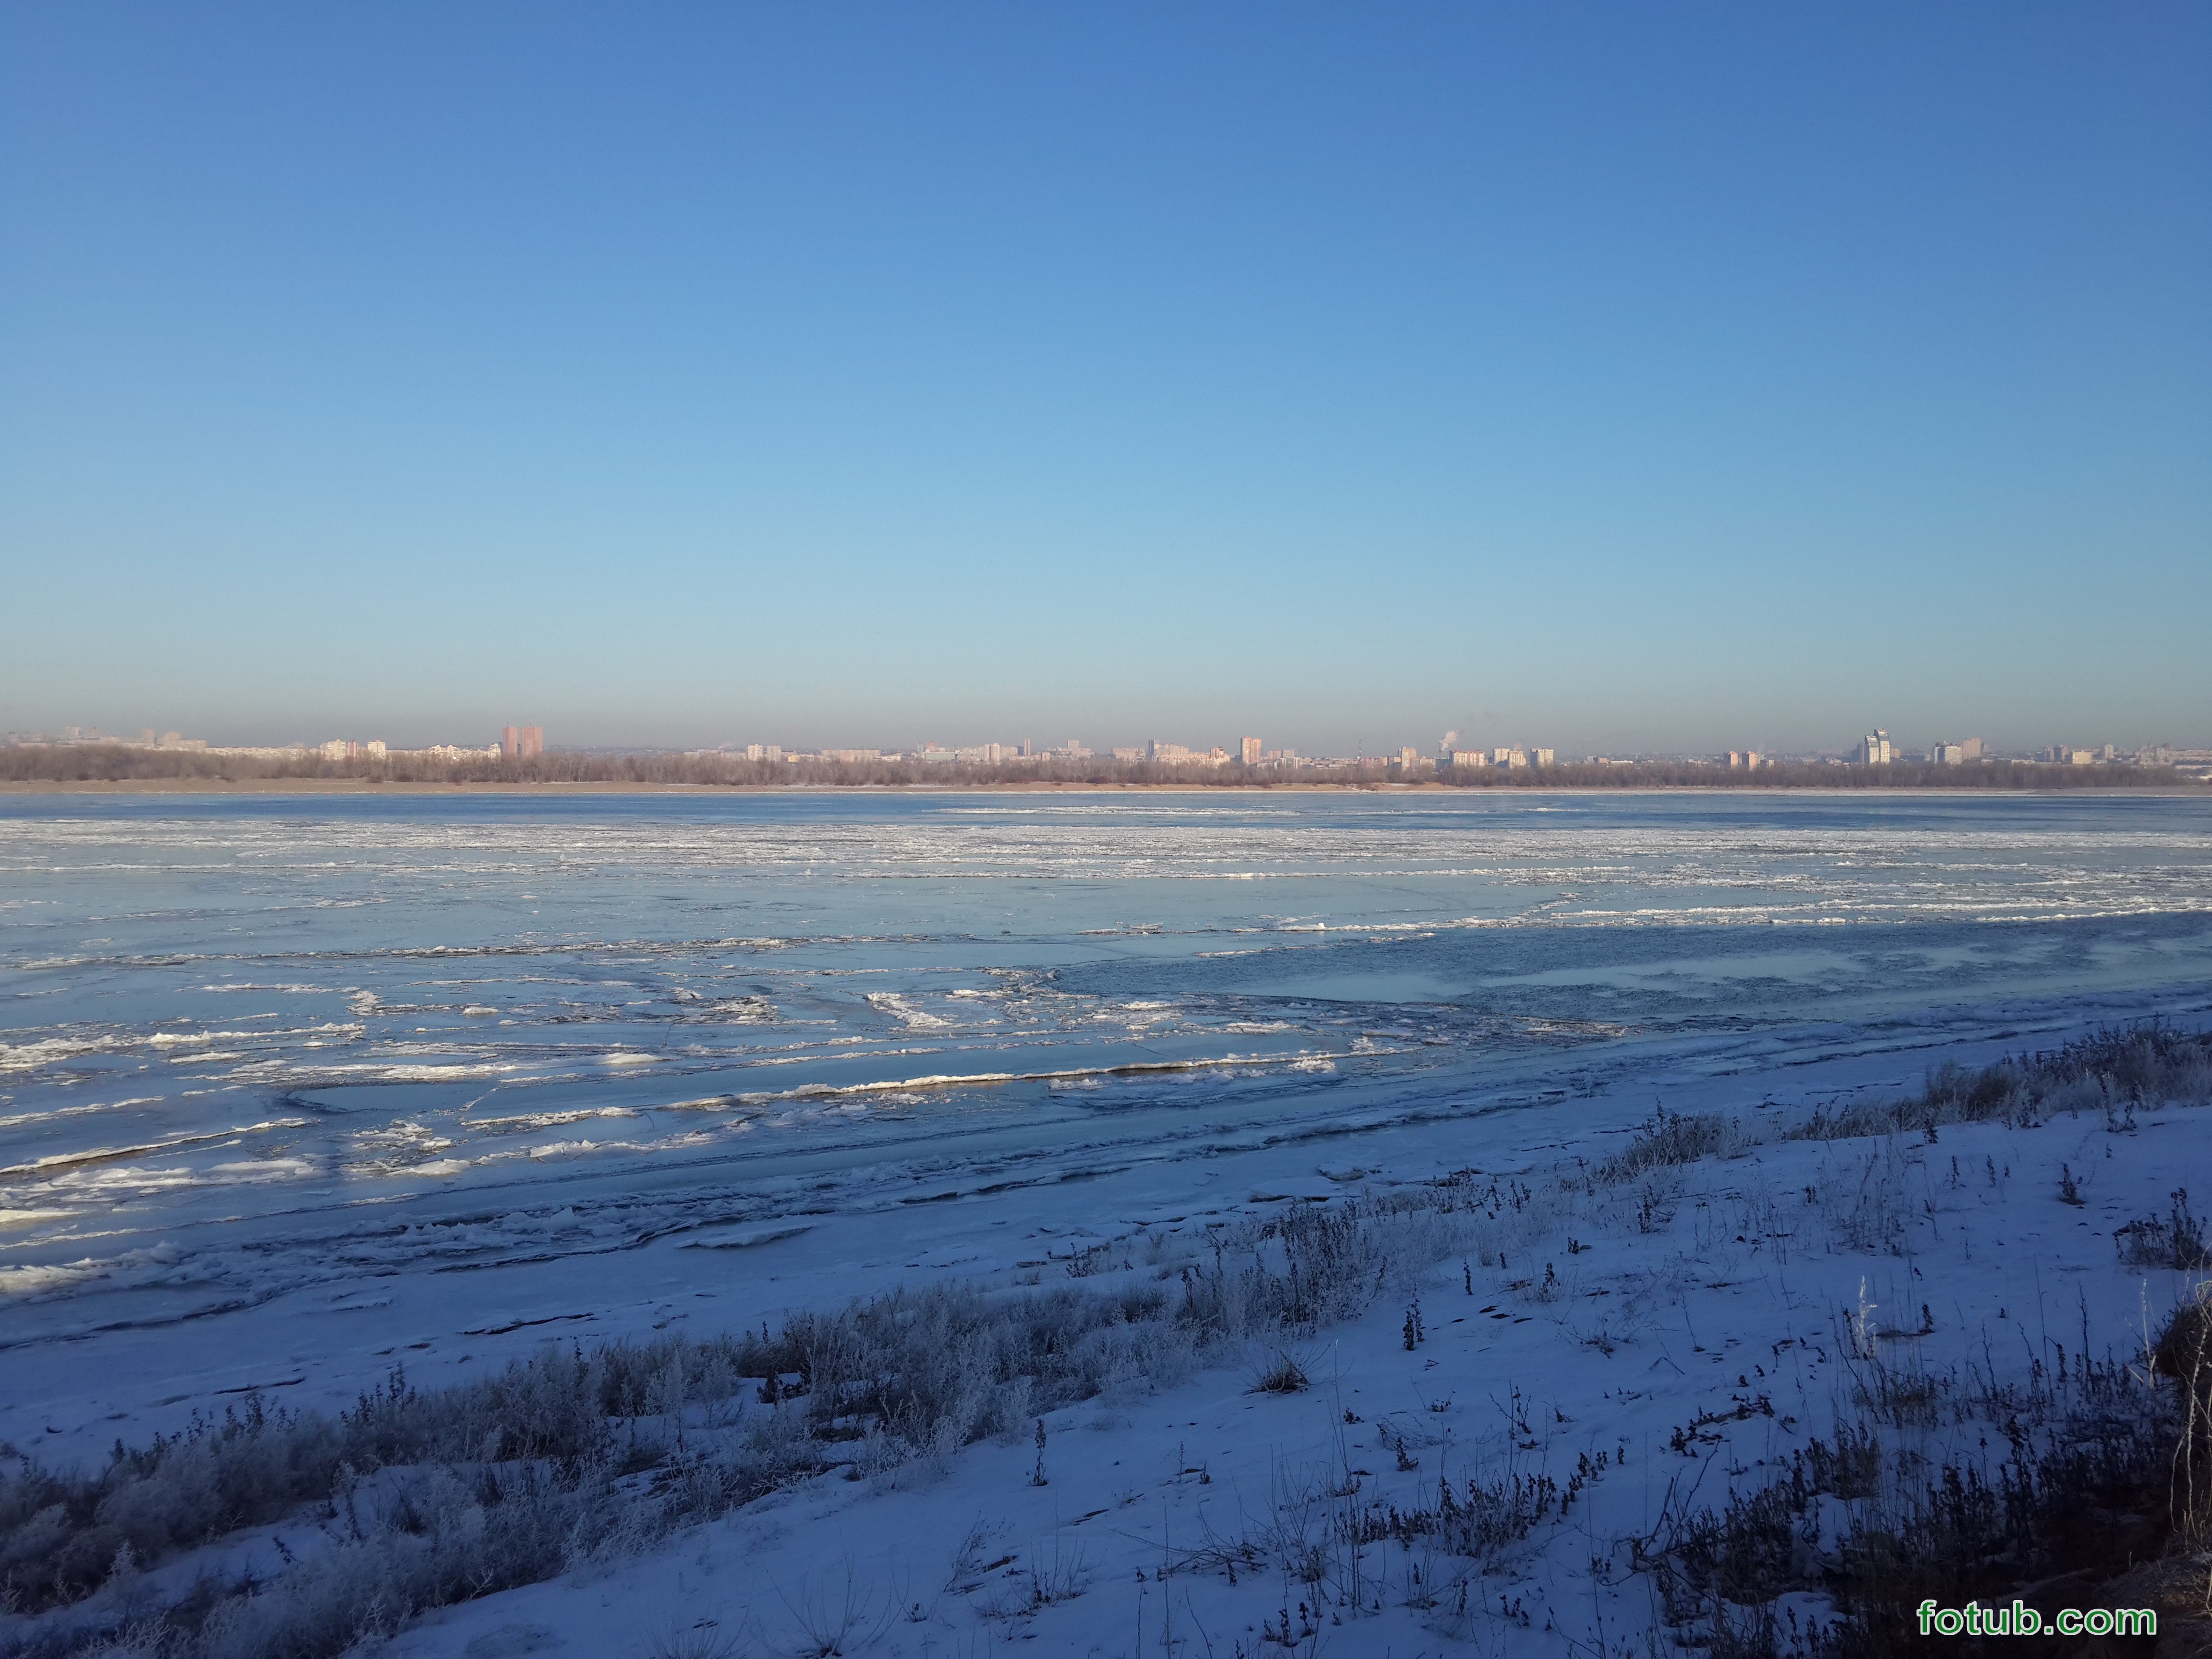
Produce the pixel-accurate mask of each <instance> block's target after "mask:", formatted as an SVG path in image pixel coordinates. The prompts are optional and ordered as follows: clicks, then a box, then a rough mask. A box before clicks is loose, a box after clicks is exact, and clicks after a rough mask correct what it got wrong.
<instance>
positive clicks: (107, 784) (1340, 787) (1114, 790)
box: [0, 778, 2212, 797]
mask: <svg viewBox="0 0 2212 1659" xmlns="http://www.w3.org/2000/svg"><path fill="white" fill-rule="evenodd" d="M2208 787H2212V783H2208V784H2204V785H2182V786H2179V787H2159V786H2156V785H2141V784H2105V785H2087V786H2084V785H2079V784H2077V785H2075V786H2073V787H2068V788H2063V789H2006V790H1990V789H1986V788H1972V787H1949V788H1947V787H1943V786H1942V785H1938V784H1919V785H1899V786H1892V787H1875V788H1870V787H1866V786H1863V785H1862V786H1857V787H1853V786H1850V785H1838V786H1836V787H1832V788H1830V787H1823V786H1821V785H1818V784H1756V783H1735V784H1687V783H1686V784H1627V785H1622V784H1588V783H1565V782H1560V783H1543V784H1491V785H1482V784H1474V785H1468V784H1448V783H1437V782H1422V783H1389V782H1383V781H1364V782H1357V783H1322V782H1284V783H1261V784H1254V783H1242V784H1206V783H1091V782H1086V781H1060V780H1052V781H1045V780H1037V781H1029V782H1020V783H789V784H729V783H648V782H627V781H625V782H604V783H556V782H545V783H538V782H531V783H520V782H471V783H423V782H373V781H369V780H367V779H363V778H236V779H226V778H123V779H117V780H112V781H111V780H106V779H98V778H92V779H85V778H71V779H47V778H37V779H27V780H22V781H0V796H7V795H538V796H549V795H844V794H878V795H973V794H994V795H1019V794H1063V795H1064V794H1144V793H1152V794H1163V793H1164V794H1183V795H1195V794H1206V795H1224V796H1232V797H1233V796H1240V795H1261V794H1301V795H1304V794H1370V795H1416V794H1425V795H1492V794H1501V795H1520V794H1551V793H1561V794H1578V795H1631V794H1635V795H1680V794H1702V795H1741V794H1746V793H1759V794H1772V795H1806V794H1816V795H1817V794H1834V795H1862V796H1863V795H1876V794H1880V795H1940V794H1960V795H1978V796H1986V795H2004V794H2012V795H2035V796H2038V797H2044V796H2054V795H2079V794H2082V793H2093V794H2097V795H2124V796H2129V797H2141V796H2147V795H2149V796H2181V797H2195V796H2201V795H2203V794H2205V793H2207V791H2208Z"/></svg>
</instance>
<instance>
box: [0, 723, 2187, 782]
mask: <svg viewBox="0 0 2212 1659" xmlns="http://www.w3.org/2000/svg"><path fill="white" fill-rule="evenodd" d="M1186 735H1188V732H1186ZM2081 736H2082V734H2081V732H2080V731H2078V730H2077V731H2075V732H2071V733H2068V734H2060V735H2059V736H2057V738H2055V739H2051V740H2045V741H2035V742H2028V743H2006V742H1999V741H1993V740H1991V739H1990V738H1984V737H1983V736H1980V735H1978V734H1974V735H1966V734H1962V733H1960V732H1956V731H1947V732H1946V733H1945V734H1944V735H1942V736H1938V737H1931V738H1924V739H1920V740H1918V741H1917V743H1908V742H1906V741H1905V739H1904V738H1902V737H1893V734H1892V733H1891V732H1889V730H1888V729H1887V727H1883V726H1876V727H1875V728H1873V729H1872V730H1871V731H1869V732H1865V733H1863V735H1861V736H1860V737H1858V738H1855V739H1854V740H1853V741H1852V742H1850V743H1849V744H1814V745H1809V746H1806V747H1802V748H1797V749H1790V748H1787V747H1783V746H1778V745H1771V744H1770V745H1767V746H1765V747H1763V748H1762V747H1759V746H1754V745H1741V746H1705V747H1695V746H1692V747H1686V748H1674V749H1654V748H1642V749H1631V748H1623V747H1619V746H1616V747H1615V748H1613V749H1612V750H1580V749H1577V748H1575V747H1573V746H1568V747H1565V748H1563V747H1561V746H1560V745H1559V744H1555V743H1554V744H1536V743H1532V742H1529V741H1528V740H1527V739H1526V738H1510V739H1507V740H1504V741H1501V742H1498V743H1494V744H1487V745H1483V744H1476V745H1475V746H1473V747H1470V746H1469V740H1468V738H1465V737H1463V736H1462V733H1460V732H1457V731H1452V732H1446V733H1444V735H1443V737H1442V738H1438V739H1437V741H1436V742H1435V743H1434V744H1432V745H1423V744H1402V743H1401V744H1387V743H1386V744H1353V745H1352V746H1350V747H1348V748H1333V747H1329V746H1327V745H1320V746H1316V745H1313V744H1308V745H1306V746H1304V747H1301V746H1299V745H1298V744H1295V743H1292V742H1289V741H1283V742H1279V743H1278V742H1274V741H1273V740H1271V739H1269V738H1265V737H1255V736H1252V735H1249V734H1245V735H1242V736H1239V737H1237V738H1231V739H1225V740H1217V741H1215V742H1213V743H1211V744H1206V743H1203V742H1198V741H1194V742H1192V743H1188V744H1186V743H1182V742H1179V741H1177V740H1176V739H1174V738H1159V737H1154V738H1146V739H1145V740H1144V741H1142V742H1139V743H1134V744H1115V743H1111V742H1107V743H1102V744H1087V743H1085V740H1084V739H1083V738H1079V737H1068V738H1062V739H1057V740H1053V739H1044V740H1040V739H1038V738H1033V737H1024V738H1012V739H1007V738H1004V737H1003V736H1002V737H1001V738H977V739H972V740H969V739H963V740H961V741H957V742H951V743H947V742H945V741H942V740H940V739H939V738H921V739H920V740H915V739H914V738H906V739H904V740H902V741H897V742H878V743H877V744H872V745H868V746H865V747H863V746H859V745H854V744H818V743H817V744H801V743H796V742H788V743H768V742H763V741H758V740H745V741H737V740H732V739H727V738H726V739H724V740H723V741H721V742H720V743H715V744H676V743H665V742H635V743H632V744H586V743H582V742H569V743H563V742H562V741H560V740H559V737H558V734H557V733H556V741H555V742H554V744H552V750H553V751H555V752H559V751H561V750H577V751H605V750H635V751H641V752H678V753H695V754H713V753H725V754H730V755H733V756H743V757H745V758H747V759H750V760H754V761H761V760H769V761H776V760H783V759H787V758H790V759H799V758H814V759H823V760H830V761H841V762H847V763H859V762H869V761H876V760H896V759H899V758H901V757H905V758H910V759H921V760H929V759H933V758H934V759H943V760H946V761H953V760H958V761H965V762H969V763H977V764H982V765H993V766H995V765H999V764H1000V763H1006V762H1012V761H1014V760H1017V759H1030V758H1035V757H1056V758H1063V759H1086V758H1090V757H1093V756H1100V757H1110V758H1113V759H1115V760H1121V761H1139V760H1148V761H1158V762H1165V763H1170V764H1181V763H1194V764H1207V763H1211V764H1215V765H1237V766H1248V767H1249V766H1256V765H1262V764H1264V765H1269V766H1278V765H1279V766H1286V767H1287V766H1293V765H1297V764H1299V763H1311V762H1315V761H1328V760H1344V759H1350V758H1354V757H1365V758H1368V759H1371V760H1376V761H1388V762H1389V763H1394V764H1398V765H1401V766H1403V767H1404V768H1406V769H1408V770H1413V769H1420V768H1428V769H1434V768H1437V767H1439V766H1441V767H1447V768H1449V767H1469V766H1472V767H1484V766H1501V767H1522V766H1532V765H1533V766H1534V767H1538V768H1542V767H1548V766H1552V765H1554V764H1567V763H1574V762H1577V761H1581V760H1583V759H1597V758H1601V757H1604V756H1607V755H1609V756H1610V757H1614V758H1624V759H1625V758H1631V757H1652V758H1689V759H1696V758H1705V759H1710V760H1712V761H1714V762H1716V763H1720V764H1723V765H1725V766H1728V767H1729V768H1731V769H1758V768H1759V767H1761V766H1764V765H1768V764H1771V763H1776V762H1778V761H1785V760H1790V759H1793V758H1830V759H1837V760H1842V761H1845V762H1848V763H1852V764H1857V765H1868V766H1873V765H1887V764H1889V763H1892V762H1893V761H1902V760H1912V761H1920V760H1925V761H1929V762H1932V763H1937V764H1944V765H1963V764H1971V763H1975V762H1978V761H1981V760H1984V759H1985V758H1988V759H2004V758H2012V759H2032V760H2039V761H2046V762H2055V763H2067V764H2075V765H2086V764H2090V763H2093V762H2096V761H2100V760H2101V761H2113V760H2120V759H2136V758H2148V757H2159V758H2160V759H2164V758H2170V752H2169V751H2175V750H2179V751H2182V752H2183V753H2185V754H2186V755H2189V756H2191V757H2198V758H2201V757H2205V756H2207V755H2212V745H2207V744H2195V743H2191V742H2189V741H2187V740H2185V739H2183V740H2176V739H2173V738H2166V739H2154V740H2152V741H2149V742H2133V743H2124V742H2116V741H2114V740H2113V739H2112V738H2109V737H2106V738H2101V739H2100V740H2095V741H2090V742H2087V743H2086V744H2085V743H2083V742H2082V741H2081ZM0 742H4V743H24V742H28V743H53V742H58V743H63V744H83V743H101V742H107V743H118V744H125V745H137V746H143V747H156V748H164V749H174V748H184V749H199V750H206V749H210V748H214V749H217V750H222V749H228V750H233V751H234V752H246V751H249V750H251V751H263V752H274V751H276V750H319V751H320V753H321V754H322V756H323V757H324V758H325V759H332V760H345V759H360V758H374V757H383V756H385V755H386V754H387V753H402V752H414V753H418V754H419V753H424V752H431V753H435V754H438V755H440V756H443V757H459V756H463V755H479V754H481V755H487V756H494V757H500V758H501V759H504V760H507V761H514V760H523V759H529V758H531V757H535V756H542V755H544V754H545V753H546V752H548V750H547V745H546V743H545V736H544V727H543V726H516V725H514V724H513V722H511V721H510V722H508V723H507V725H505V726H501V728H500V730H499V732H498V735H497V736H496V737H495V738H494V739H493V740H492V741H491V742H489V744H477V743H474V742H471V741H468V740H466V739H464V741H463V742H462V743H460V744H453V743H450V742H448V741H447V740H446V739H443V738H440V739H435V740H434V739H422V738H413V739H399V740H394V739H392V738H386V737H381V736H380V737H374V738H361V737H358V736H349V737H340V738H323V739H315V738H301V737H295V738H287V739H277V740H274V741H271V740H267V739H243V738H235V737H220V736H219V737H216V738H207V737H198V736H190V737H188V736H186V735H185V733H184V732H181V731H178V730H174V729H172V730H169V731H167V732H158V733H157V732H156V730H155V728H154V727H152V726H142V727H140V728H139V729H138V730H137V731H136V732H130V731H109V730H108V729H106V727H103V726H98V725H96V724H90V723H72V724H70V725H66V726H61V727H59V728H58V729H57V730H54V731H43V730H38V729H28V730H26V729H19V728H12V727H8V726H0ZM1225 745H1228V746H1225Z"/></svg>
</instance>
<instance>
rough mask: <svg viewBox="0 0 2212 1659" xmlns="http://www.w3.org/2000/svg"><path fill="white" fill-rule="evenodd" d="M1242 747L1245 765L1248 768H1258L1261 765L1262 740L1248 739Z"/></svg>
mask: <svg viewBox="0 0 2212 1659" xmlns="http://www.w3.org/2000/svg"><path fill="white" fill-rule="evenodd" d="M1241 746H1242V748H1243V761H1244V764H1245V765H1247V766H1257V765H1258V764H1259V763H1260V755H1261V747H1260V739H1259V738H1245V739H1244V741H1243V744H1242V745H1241Z"/></svg>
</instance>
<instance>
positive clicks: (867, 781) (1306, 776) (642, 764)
mask: <svg viewBox="0 0 2212 1659" xmlns="http://www.w3.org/2000/svg"><path fill="white" fill-rule="evenodd" d="M289 779H325V780H331V781H355V782H360V783H367V784H528V783H546V784H568V783H580V784H601V785H615V786H621V785H623V784H641V785H671V784H675V785H692V786H696V787H704V788H730V789H764V788H775V787H785V788H789V787H801V788H823V787H848V788H850V787H877V788H914V787H924V788H930V787H933V788H940V789H945V788H949V789H980V788H993V787H1006V786H1009V785H1018V784H1057V785H1062V786H1066V785H1084V784H1090V785H1099V786H1108V787H1111V786H1146V787H1176V788H1182V789H1221V788H1229V789H1238V788H1242V789H1269V788H1283V787H1310V786H1312V785H1315V784H1336V785H1342V786H1346V787H1379V786H1382V785H1385V784H1394V785H1395V784H1402V783H1405V782H1407V781H1409V780H1407V779H1406V778H1405V777H1404V775H1402V774H1401V772H1400V771H1399V770H1397V769H1395V767H1393V766H1390V765H1389V764H1386V763H1383V762H1381V761H1375V762H1371V763H1365V764H1363V765H1359V766H1356V767H1354V766H1343V765H1337V766H1329V767H1326V768H1323V767H1318V766H1301V767H1298V768H1297V769H1293V770H1282V769H1276V768H1274V767H1272V766H1269V767H1242V766H1191V765H1177V764H1175V763H1169V762H1158V761H1119V760H1113V759H1109V758H1097V757H1093V758H1089V759H1084V760H1068V759H1062V758H1059V757H1043V758H1040V759H1036V760H1026V761H1010V762H1006V763H1002V764H1000V765H996V766H990V765H978V764H971V763H939V762H930V763H924V762H921V761H912V760H900V761H836V760H824V759H819V758H815V757H805V756H802V757H797V758H795V759H787V760H762V761H755V760H747V759H745V758H744V757H743V756H739V755H723V754H696V753H695V754H665V755H656V754H636V755H602V754H585V753H579V752H575V751H562V750H556V751H554V752H552V753H550V754H544V755H532V756H529V757H525V758H522V759H518V760H507V759H502V758H501V757H497V756H490V755H485V756H472V757H468V758H466V759H463V760H446V759H441V758H438V757H433V756H430V755H428V754H420V753H410V752H409V751H406V750H401V751H399V752H398V753H395V754H392V755H388V756H383V757H362V758H357V759H353V760H343V761H336V760H325V759H324V758H323V757H321V756H319V755H317V754H315V753H313V752H312V751H306V750H303V751H301V752H298V753H295V754H288V755H284V756H281V757H276V756H266V755H227V754H222V753H217V752H213V751H209V750H190V749H185V750H179V749H149V748H140V747H137V746H136V745H133V744H52V745H49V744H18V745H15V746H14V747H11V748H6V749H0V782H9V783H70V782H88V783H89V782H106V783H125V782H137V781H178V782H191V781H206V782H209V783H251V782H257V781H270V782H275V781H283V780H289ZM1410 781H1411V782H1413V783H1416V784H1419V785H1421V786H1424V787H1429V788H1445V789H1655V788H1656V789H1685V788H1698V789H1714V788H1722V789H1926V788H1938V789H2112V788H2122V789H2142V788H2173V787H2181V786H2185V785H2187V784H2188V783H2189V781H2190V780H2189V779H2187V778H2186V777H2185V776H2183V775H2181V774H2179V773H2178V772H2177V771H2175V770H2174V769H2173V768H2172V767H2170V766H2133V765H2097V766H2053V765H2045V764H2038V763H2030V762H2026V761H1994V762H1986V763H1979V764H1976V765H1971V766H1936V765H1929V764H1925V763H1917V762H1899V763H1894V764H1892V765H1888V766H1834V765H1829V764H1826V763H1800V762H1786V763H1781V764H1778V765H1770V766H1762V767H1760V768H1759V769H1758V770H1756V771H1746V770H1742V769H1731V768H1729V767H1726V766H1723V765H1719V764H1717V763H1711V762H1704V761H1673V760H1656V761H1634V762H1625V763H1608V764H1606V765H1597V764H1595V763H1570V764H1568V765H1565V766H1544V767H1514V768H1511V769H1508V768H1505V767H1480V768H1471V769H1463V770H1455V769H1444V770H1443V771H1440V772H1432V773H1423V774H1419V775H1417V776H1416V777H1414V778H1413V779H1412V780H1410Z"/></svg>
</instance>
